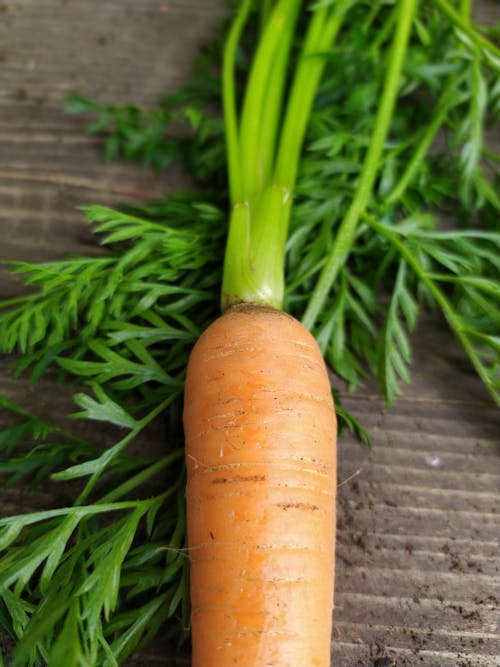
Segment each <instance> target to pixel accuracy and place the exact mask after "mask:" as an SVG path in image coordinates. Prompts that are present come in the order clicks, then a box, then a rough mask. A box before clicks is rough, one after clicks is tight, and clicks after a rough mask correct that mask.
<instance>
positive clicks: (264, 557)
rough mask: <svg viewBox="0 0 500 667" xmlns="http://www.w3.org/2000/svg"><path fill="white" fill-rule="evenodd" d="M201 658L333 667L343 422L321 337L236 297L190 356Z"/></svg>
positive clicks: (190, 508) (246, 666)
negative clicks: (336, 407) (338, 480)
mask: <svg viewBox="0 0 500 667" xmlns="http://www.w3.org/2000/svg"><path fill="white" fill-rule="evenodd" d="M184 426H185V434H186V456H187V470H188V485H187V517H188V540H189V549H190V557H191V604H192V618H191V630H192V644H193V663H192V664H193V667H230V666H231V667H235V666H238V667H265V666H266V667H328V666H329V664H330V638H331V630H332V625H331V624H332V607H333V582H334V540H335V490H336V423H335V412H334V407H333V401H332V397H331V391H330V385H329V381H328V376H327V373H326V369H325V365H324V362H323V358H322V355H321V352H320V350H319V348H318V345H317V343H316V341H315V340H314V338H313V337H312V336H311V335H310V333H309V332H308V331H307V330H306V329H305V328H304V327H303V326H302V325H301V324H300V323H299V322H297V321H296V320H295V319H294V318H292V317H291V316H289V315H287V314H285V313H283V312H280V311H278V310H274V309H270V308H264V307H257V306H251V305H242V306H236V307H233V308H231V309H230V310H229V311H228V312H227V313H226V314H224V315H223V316H222V317H221V318H219V319H218V320H217V321H216V322H214V323H213V324H212V325H211V326H210V327H209V328H208V329H207V330H206V331H205V333H204V334H203V335H202V336H201V338H200V339H199V341H198V343H197V344H196V346H195V348H194V350H193V352H192V356H191V359H190V362H189V366H188V374H187V381H186V394H185V408H184Z"/></svg>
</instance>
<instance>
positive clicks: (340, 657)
mask: <svg viewBox="0 0 500 667" xmlns="http://www.w3.org/2000/svg"><path fill="white" fill-rule="evenodd" d="M479 9H480V11H482V16H481V18H483V19H484V20H491V16H493V15H494V14H495V13H496V14H497V15H498V13H499V6H498V4H497V3H495V2H493V1H491V2H489V3H483V4H482V5H481V7H480V8H479ZM221 13H222V12H221V3H220V2H218V1H216V0H168V1H161V0H141V1H140V2H137V0H119V1H115V0H10V1H7V2H1V3H0V201H1V206H0V256H1V258H2V259H12V258H17V259H20V258H23V259H30V260H33V259H47V258H54V257H60V256H61V255H63V254H64V253H65V252H69V251H71V252H74V251H80V252H89V251H93V250H92V248H89V247H88V246H87V245H86V235H85V231H84V225H83V223H82V221H81V216H80V215H79V214H78V213H77V212H75V210H74V209H75V207H76V206H78V205H81V204H87V203H91V202H101V203H106V204H110V205H113V204H116V203H117V202H119V201H122V200H127V201H133V200H136V201H142V200H145V199H147V198H150V197H154V196H157V195H159V194H160V193H163V192H164V191H167V190H168V189H169V188H172V187H175V185H176V184H178V183H179V182H181V180H182V175H181V174H179V173H177V172H174V173H172V172H170V173H168V174H162V175H159V176H158V175H154V174H152V173H151V172H149V171H143V170H141V169H139V168H137V167H134V166H130V165H116V164H113V165H105V164H103V163H102V161H101V160H100V150H101V144H100V141H99V140H97V139H95V138H94V137H89V136H88V135H86V134H85V132H84V128H85V123H86V120H85V119H83V118H80V117H71V116H66V115H65V114H64V113H63V106H64V104H63V98H64V95H65V93H66V92H68V91H70V90H78V91H79V92H81V93H82V94H87V95H89V96H91V97H94V98H98V99H100V100H102V101H104V102H111V101H118V102H126V101H130V102H137V103H146V104H148V105H150V104H152V103H153V102H154V99H155V97H156V96H157V95H158V94H160V93H162V92H164V91H165V90H167V89H169V88H172V87H174V86H175V84H176V83H178V82H179V81H180V80H182V78H183V77H184V76H185V75H186V73H187V71H188V69H189V66H190V62H191V60H192V57H193V55H194V53H195V51H196V48H197V47H198V46H199V45H200V44H202V43H203V41H204V40H205V39H206V38H207V36H209V35H210V33H211V31H212V30H213V29H214V27H215V26H216V25H217V23H218V21H219V19H220V16H221ZM17 290H18V287H17V286H16V284H15V283H14V282H13V281H12V280H11V279H10V278H9V277H7V275H6V274H5V272H3V273H1V274H0V296H6V295H11V294H14V293H16V292H17ZM415 339H416V348H417V350H416V356H417V360H416V364H415V368H418V373H417V371H414V378H413V380H414V382H413V384H412V386H411V387H409V388H408V390H407V391H406V393H405V397H404V398H403V399H400V400H398V401H397V402H396V405H395V406H394V408H393V409H392V410H391V411H390V412H387V411H386V410H385V408H384V406H383V404H382V403H381V402H380V400H379V399H378V398H377V397H376V391H375V388H371V387H368V388H367V389H365V391H364V392H362V393H361V394H360V395H358V396H357V397H356V398H352V397H348V396H347V397H345V398H344V400H345V405H346V407H348V408H349V409H350V410H352V411H353V412H354V413H355V414H356V415H357V416H358V417H360V419H361V420H362V421H363V423H364V424H365V425H366V426H367V427H368V428H369V430H370V431H371V433H372V435H373V437H374V441H375V446H374V448H373V450H372V451H371V452H369V451H368V450H367V449H366V448H365V447H363V446H361V445H359V444H357V443H355V442H354V441H353V440H352V438H350V437H348V436H346V437H343V438H342V439H341V442H340V450H339V483H340V487H339V499H338V505H339V525H338V569H337V582H336V610H335V629H334V637H333V642H332V665H333V667H371V666H373V665H375V664H380V660H379V662H378V663H377V662H376V661H377V658H380V657H381V656H382V654H386V655H387V656H390V657H393V658H394V660H395V661H396V662H395V663H391V662H390V661H389V662H387V664H396V665H397V666H398V667H402V666H405V665H408V666H417V665H418V666H422V667H469V666H470V667H472V666H478V667H479V666H481V667H495V666H498V665H500V659H499V658H498V656H499V655H500V636H499V625H498V624H499V616H500V614H499V598H500V557H499V537H500V514H499V507H500V504H499V500H500V436H499V434H500V418H499V415H498V411H497V410H496V409H495V408H494V406H493V405H492V403H491V401H490V399H489V398H488V396H487V395H486V393H485V391H484V390H483V388H482V386H481V383H480V382H479V381H478V380H477V379H476V377H475V376H474V375H473V374H472V373H471V371H470V369H469V366H468V364H467V363H466V361H465V360H464V357H463V355H462V353H461V352H460V350H459V349H458V348H456V347H455V346H454V345H452V344H450V336H449V335H448V332H447V331H446V330H445V328H444V326H443V325H442V324H441V323H440V322H435V321H433V322H424V323H422V325H421V326H420V328H419V329H418V331H417V333H416V336H415ZM5 368H6V362H5V360H4V362H3V363H2V365H1V368H0V372H1V375H0V377H1V378H2V379H1V380H0V391H1V392H3V393H6V394H8V395H9V396H11V397H13V398H17V399H19V400H20V401H23V402H24V403H25V404H27V405H28V406H29V405H30V404H32V403H33V400H34V397H33V394H32V393H31V391H30V389H29V387H28V385H27V383H23V382H21V383H19V384H18V383H16V384H15V383H13V382H12V381H11V380H10V379H9V378H8V376H7V374H6V372H5ZM2 369H3V370H2ZM44 388H45V391H44V394H43V407H44V409H47V410H48V411H49V412H50V411H51V410H56V409H59V407H60V406H61V404H62V403H61V402H64V400H65V399H64V398H63V397H61V396H57V392H56V391H55V390H54V388H53V387H52V385H51V384H50V383H46V384H45V385H44ZM39 407H40V406H39ZM159 446H160V443H159ZM66 493H68V490H67V489H64V488H63V487H61V490H60V494H61V498H60V500H61V501H64V498H65V494H66ZM53 501H54V497H53V496H52V495H50V494H48V493H47V492H46V491H43V490H41V491H37V492H36V493H33V492H29V491H28V490H27V489H19V490H16V491H15V492H9V493H8V494H5V493H4V494H3V496H2V500H1V503H2V511H3V512H8V513H12V512H15V511H21V510H29V509H31V508H34V507H41V506H45V505H47V504H50V503H52V502H53ZM128 664H129V665H130V666H135V667H153V666H155V665H163V666H164V667H174V665H178V664H189V663H188V662H186V659H185V658H174V657H173V656H166V655H165V654H162V652H161V649H160V648H159V645H158V646H156V647H152V648H151V649H150V650H148V651H145V652H143V653H142V654H141V655H139V656H136V657H135V658H134V659H133V660H130V661H129V663H128ZM61 667H62V666H61ZM297 667H307V666H299V665H298V666H297Z"/></svg>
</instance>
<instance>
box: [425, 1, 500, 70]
mask: <svg viewBox="0 0 500 667" xmlns="http://www.w3.org/2000/svg"><path fill="white" fill-rule="evenodd" d="M436 5H437V6H438V7H439V8H440V9H441V10H442V11H443V12H444V13H445V14H446V16H447V17H448V18H449V19H450V20H451V21H452V23H454V24H455V27H456V28H458V29H459V30H461V31H462V32H463V33H464V34H465V35H467V37H469V39H470V40H471V41H472V42H474V44H475V45H476V46H479V47H480V48H482V49H485V50H486V51H488V52H489V53H490V54H491V55H492V56H494V57H495V58H500V49H499V48H497V47H496V46H495V45H494V44H492V42H490V40H489V39H486V37H483V36H482V35H481V34H479V33H478V32H477V30H475V29H474V28H473V27H472V26H471V25H470V22H469V19H468V17H464V16H463V15H462V14H459V12H457V10H456V9H455V8H454V7H453V6H452V5H450V3H449V2H448V1H447V0H436Z"/></svg>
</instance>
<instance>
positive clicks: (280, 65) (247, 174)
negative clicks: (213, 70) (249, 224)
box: [233, 0, 300, 205]
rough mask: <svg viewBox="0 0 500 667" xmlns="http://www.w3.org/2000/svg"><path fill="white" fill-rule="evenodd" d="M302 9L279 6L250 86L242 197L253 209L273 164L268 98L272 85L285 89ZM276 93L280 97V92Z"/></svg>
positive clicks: (243, 127)
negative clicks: (266, 170)
mask: <svg viewBox="0 0 500 667" xmlns="http://www.w3.org/2000/svg"><path fill="white" fill-rule="evenodd" d="M299 8H300V2H299V1H298V0H280V2H278V4H277V5H276V7H275V8H274V10H273V12H272V14H271V16H270V18H269V20H268V22H267V25H266V28H265V30H264V34H263V35H262V37H261V39H260V42H259V46H258V49H257V53H256V55H255V58H254V61H253V64H252V68H251V70H250V77H249V80H248V83H247V85H246V91H245V99H244V102H243V110H242V113H241V123H240V136H239V142H240V156H239V157H240V162H239V169H240V174H241V180H242V196H243V198H244V199H245V201H248V202H249V203H250V205H252V204H253V202H254V201H255V200H256V199H257V198H258V197H259V194H260V192H261V191H262V188H263V187H264V185H265V176H266V174H265V173H264V170H263V164H264V163H267V164H269V163H270V160H269V157H266V154H269V153H270V152H271V151H272V150H273V148H274V147H273V146H269V145H266V144H265V143H264V141H265V140H266V139H267V138H268V136H267V135H268V134H269V133H270V134H271V135H272V132H270V130H269V129H267V130H266V131H265V132H263V127H264V126H265V125H266V116H267V105H268V97H269V95H273V94H274V90H272V89H270V83H271V82H272V83H273V84H274V86H276V85H277V84H279V87H280V88H282V86H283V83H284V81H283V79H284V78H285V76H286V64H287V62H288V47H289V45H290V44H291V38H292V34H293V28H294V25H295V21H296V19H297V14H298V11H299ZM283 43H284V45H285V46H286V47H287V48H285V49H283V48H281V46H280V45H282V44H283ZM278 78H279V79H280V80H279V81H278ZM276 92H277V94H278V97H279V96H280V95H279V90H278V91H276ZM273 107H274V109H273V113H271V116H270V120H271V121H272V122H273V123H274V124H276V123H277V121H278V114H277V113H276V111H275V108H276V102H275V103H274V105H272V106H271V108H273ZM278 108H279V107H278ZM271 155H272V153H271ZM233 203H234V200H233Z"/></svg>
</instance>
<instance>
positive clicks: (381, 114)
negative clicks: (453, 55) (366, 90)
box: [302, 0, 416, 329]
mask: <svg viewBox="0 0 500 667" xmlns="http://www.w3.org/2000/svg"><path fill="white" fill-rule="evenodd" d="M415 6H416V0H401V3H400V5H399V17H398V22H397V26H396V32H395V35H394V40H393V44H392V49H391V56H390V60H389V65H388V70H387V76H386V79H385V83H384V89H383V92H382V97H381V100H380V106H379V110H378V113H377V116H376V119H375V127H374V129H373V133H372V137H371V141H370V145H369V147H368V150H367V153H366V157H365V160H364V163H363V167H362V171H361V175H360V179H359V183H358V187H357V189H356V192H355V194H354V199H353V201H352V203H351V206H350V207H349V210H348V211H347V213H346V216H345V218H344V219H343V221H342V223H341V225H340V227H339V230H338V233H337V237H336V239H335V241H334V243H333V245H332V248H331V250H330V252H329V253H328V255H327V258H326V262H325V264H324V267H323V269H322V272H321V274H320V277H319V280H318V282H317V284H316V287H315V288H314V291H313V293H312V295H311V298H310V300H309V303H308V306H307V308H306V311H305V313H304V316H303V320H302V321H303V323H304V325H305V326H306V327H308V328H309V329H312V327H313V326H314V324H315V323H316V320H317V318H318V316H319V314H320V312H321V310H322V308H323V306H324V304H325V301H326V299H327V297H328V293H329V291H330V289H331V287H332V285H333V283H334V282H335V279H336V277H337V274H338V272H339V270H340V268H341V267H342V266H343V264H344V262H345V260H346V259H347V256H348V254H349V251H350V247H351V244H352V241H353V239H354V236H355V233H356V228H357V225H358V222H359V220H360V218H361V216H362V214H363V212H364V210H365V208H366V205H367V203H368V201H369V199H370V196H371V193H372V190H373V186H374V183H375V179H376V177H377V173H378V170H379V162H380V157H381V155H382V151H383V147H384V143H385V140H386V138H387V134H388V131H389V126H390V123H391V119H392V113H393V110H394V105H395V102H396V97H397V92H398V87H399V80H400V75H401V70H402V67H403V62H404V59H405V55H406V48H407V44H408V39H409V36H410V30H411V24H412V19H413V13H414V11H415Z"/></svg>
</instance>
